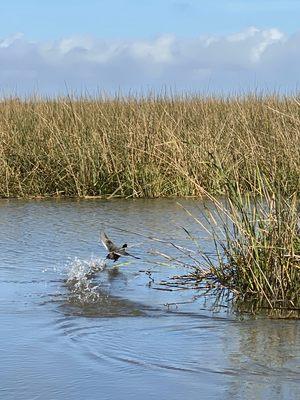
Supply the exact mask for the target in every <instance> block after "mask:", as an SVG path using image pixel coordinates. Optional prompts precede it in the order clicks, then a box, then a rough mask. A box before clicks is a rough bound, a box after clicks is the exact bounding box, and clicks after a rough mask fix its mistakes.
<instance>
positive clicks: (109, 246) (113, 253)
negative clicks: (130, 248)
mask: <svg viewBox="0 0 300 400" xmlns="http://www.w3.org/2000/svg"><path fill="white" fill-rule="evenodd" d="M100 239H101V242H102V244H103V246H104V247H105V248H106V250H107V251H108V254H107V256H106V258H107V259H109V260H114V262H116V261H117V260H118V259H119V258H120V257H121V256H130V257H133V258H136V259H137V260H140V257H137V256H134V255H133V254H130V253H128V252H127V251H126V248H127V243H124V244H123V246H121V247H118V246H116V245H115V244H114V242H113V241H112V240H110V239H109V238H108V236H107V235H106V233H105V232H101V234H100Z"/></svg>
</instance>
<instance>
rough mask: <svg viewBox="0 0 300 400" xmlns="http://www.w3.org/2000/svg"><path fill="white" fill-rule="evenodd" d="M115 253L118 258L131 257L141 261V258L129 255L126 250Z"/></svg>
mask: <svg viewBox="0 0 300 400" xmlns="http://www.w3.org/2000/svg"><path fill="white" fill-rule="evenodd" d="M114 253H115V254H117V255H118V256H129V257H133V258H136V259H137V260H140V257H137V256H134V255H133V254H130V253H128V252H127V251H125V250H124V249H118V250H117V251H115V252H114Z"/></svg>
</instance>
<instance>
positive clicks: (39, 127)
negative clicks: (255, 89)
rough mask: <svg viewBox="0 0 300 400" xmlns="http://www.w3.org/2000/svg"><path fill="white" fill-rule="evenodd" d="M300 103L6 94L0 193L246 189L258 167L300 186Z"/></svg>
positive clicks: (1, 114)
mask: <svg viewBox="0 0 300 400" xmlns="http://www.w3.org/2000/svg"><path fill="white" fill-rule="evenodd" d="M299 148H300V102H299V101H298V100H297V99H294V98H279V97H276V96H274V97H264V98H262V97H259V96H255V95H253V96H248V97H244V98H231V99H216V98H201V97H186V98H183V97H182V98H179V97H176V98H175V97H174V98H164V97H157V98H155V97H150V96H149V97H147V98H143V99H141V98H115V99H110V100H107V99H106V100H105V99H93V100H91V99H87V98H77V99H75V98H74V99H73V98H57V99H55V100H38V99H29V100H26V101H20V100H19V99H7V100H4V101H2V102H1V103H0V155H1V157H0V196H1V197H16V196H21V197H26V196H44V195H50V196H52V195H61V196H95V195H113V196H118V195H119V196H125V197H127V196H128V197H144V196H148V197H156V196H187V195H199V194H201V193H202V188H204V189H205V190H208V191H209V192H210V193H222V192H223V191H224V189H225V187H226V180H224V174H219V173H218V168H214V163H215V162H216V160H217V162H219V163H220V164H221V165H222V170H223V171H224V173H225V176H226V179H230V178H233V177H234V179H237V180H238V183H239V186H240V188H242V190H247V189H249V188H250V189H251V190H252V189H253V187H255V186H256V180H257V174H256V171H257V170H259V172H260V174H262V175H267V176H268V179H269V181H271V182H272V183H273V184H274V186H278V185H284V186H285V187H286V188H288V189H289V191H290V192H295V191H298V190H299V187H300V185H299V180H300V178H299V177H300V157H299Z"/></svg>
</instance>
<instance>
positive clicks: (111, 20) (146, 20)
mask: <svg viewBox="0 0 300 400" xmlns="http://www.w3.org/2000/svg"><path fill="white" fill-rule="evenodd" d="M1 3H2V4H1V5H0V22H1V23H0V36H2V37H3V36H7V35H9V34H12V33H15V32H23V33H24V34H25V35H26V37H28V39H35V40H44V39H54V38H61V37H65V36H71V35H81V34H84V35H85V34H88V35H93V36H97V37H104V38H149V37H153V36H156V35H160V34H164V33H173V34H176V35H179V36H197V35H200V34H228V33H232V32H236V31H239V30H242V29H244V28H245V27H248V26H257V27H258V28H264V29H266V28H273V27H276V28H277V29H279V30H282V31H284V32H286V33H293V32H295V31H297V30H298V29H299V16H300V1H299V0H243V1H241V0H231V1H229V0H190V1H184V0H85V1H83V0H51V1H41V0H26V1H24V0H9V1H5V0H2V2H1Z"/></svg>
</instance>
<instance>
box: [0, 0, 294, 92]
mask: <svg viewBox="0 0 300 400" xmlns="http://www.w3.org/2000/svg"><path fill="white" fill-rule="evenodd" d="M299 16H300V0H244V1H242V0H231V1H229V0H228V1H227V0H186V1H185V0H123V1H121V0H109V1H108V0H98V1H96V0H85V1H82V0H80V1H79V0H60V1H59V0H51V1H41V0H38V1H37V0H26V1H24V0H9V1H7V0H2V1H1V3H0V91H1V92H2V93H3V94H4V95H11V94H15V95H23V94H25V95H30V94H33V93H34V94H41V95H56V94H57V95H58V94H64V93H66V92H68V93H69V92H72V93H77V94H82V93H89V94H95V93H99V92H101V91H105V92H109V93H115V92H120V91H121V92H125V93H127V92H141V91H143V92H145V91H148V90H151V91H153V90H154V91H161V90H164V89H166V88H167V89H170V90H172V91H173V92H174V91H179V92H185V91H188V92H201V93H217V94H219V93H221V94H222V93H237V92H242V93H245V92H248V91H252V90H256V91H264V92H265V91H271V92H272V91H273V92H274V91H276V92H277V91H279V92H284V93H286V92H291V91H293V92H294V91H296V90H298V87H299V86H300V76H299V71H300V18H299Z"/></svg>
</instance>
